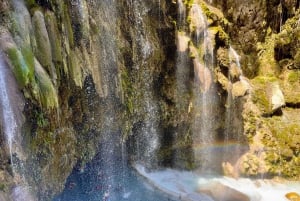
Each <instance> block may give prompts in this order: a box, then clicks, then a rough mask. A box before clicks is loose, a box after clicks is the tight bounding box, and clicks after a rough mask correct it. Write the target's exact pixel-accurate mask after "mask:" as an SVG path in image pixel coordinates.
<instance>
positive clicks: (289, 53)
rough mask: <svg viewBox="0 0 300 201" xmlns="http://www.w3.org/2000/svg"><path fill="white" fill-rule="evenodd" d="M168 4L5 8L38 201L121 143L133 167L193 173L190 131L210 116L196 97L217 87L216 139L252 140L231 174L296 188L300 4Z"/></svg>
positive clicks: (138, 1)
mask: <svg viewBox="0 0 300 201" xmlns="http://www.w3.org/2000/svg"><path fill="white" fill-rule="evenodd" d="M159 2H160V5H158V4H157V2H156V1H151V2H150V1H142V0H135V1H114V2H108V1H86V0H77V1H68V2H64V1H58V0H51V1H25V2H24V1H21V0H12V1H7V0H2V1H1V2H0V16H1V17H0V49H1V52H3V53H4V54H3V57H4V59H5V61H6V63H7V64H8V65H9V67H10V69H11V71H12V73H13V75H14V77H15V81H16V82H17V83H18V86H16V87H15V89H14V90H19V91H21V92H22V95H23V98H24V100H25V102H26V104H25V107H24V108H23V114H24V115H25V117H26V123H25V124H23V127H22V135H21V136H20V141H22V142H23V144H22V147H23V149H24V152H26V154H24V155H26V157H21V154H19V155H18V154H16V157H15V159H14V160H15V161H16V162H18V161H19V162H20V163H21V162H22V163H24V166H25V169H26V170H25V172H24V171H23V172H24V175H25V177H26V179H27V180H28V183H29V185H30V186H32V189H33V190H34V191H35V192H38V197H39V199H40V200H50V199H51V198H52V197H53V196H54V195H55V194H57V193H58V192H60V191H61V190H62V189H63V187H64V182H65V180H66V178H67V177H68V175H69V174H70V172H71V171H72V169H73V168H83V167H84V165H85V163H86V162H88V161H89V160H91V158H92V157H93V156H94V155H95V153H96V152H97V151H98V149H99V146H100V145H99V144H100V143H98V142H103V141H104V142H105V140H107V139H110V138H109V137H110V136H112V133H113V134H116V135H114V136H118V138H121V139H122V140H119V139H118V140H115V142H116V144H117V143H120V142H128V143H127V144H128V146H129V147H128V150H129V152H130V153H129V154H130V157H131V158H132V159H133V160H134V159H139V157H140V158H143V159H145V160H147V162H148V165H149V164H150V165H151V164H154V165H153V166H155V167H157V166H159V165H163V166H171V167H176V168H182V169H193V168H195V163H194V162H195V159H194V155H193V151H192V146H193V142H192V129H193V128H192V127H193V126H192V124H193V121H194V119H195V118H199V117H200V116H201V113H202V111H200V112H197V111H199V105H198V106H197V104H194V103H195V102H193V101H194V100H193V99H194V97H195V95H199V94H202V93H207V92H209V91H210V90H211V89H212V87H213V90H215V92H216V93H215V94H216V99H215V100H216V101H215V102H216V103H215V102H214V103H211V104H214V105H213V109H214V112H213V117H211V119H212V120H214V125H213V126H212V127H213V128H211V130H212V132H211V133H212V135H213V136H215V137H216V138H217V139H218V140H223V139H224V138H225V137H224V133H225V131H226V130H229V129H230V131H231V132H230V134H229V137H228V138H229V139H227V140H231V139H237V138H239V137H237V136H239V134H242V133H243V134H244V135H243V136H242V137H241V138H242V139H239V140H241V141H243V142H247V143H249V147H250V150H249V151H248V152H247V153H246V154H245V155H244V156H243V157H241V158H240V160H238V163H237V164H233V166H234V167H235V168H236V167H239V171H240V172H239V173H240V174H241V175H247V176H253V177H255V176H257V175H260V174H267V175H269V176H275V175H278V174H280V175H282V176H284V177H287V178H293V179H296V178H299V175H300V172H299V170H298V169H297V168H295V167H299V157H300V156H299V132H298V130H299V128H298V127H299V126H298V125H299V123H300V119H299V118H295V116H297V112H299V111H298V110H299V105H300V99H299V97H300V91H299V89H300V86H299V84H300V83H299V66H300V53H299V49H300V48H299V42H298V39H299V33H300V32H299V30H300V29H299V27H300V26H299V11H298V10H299V2H298V1H297V2H296V1H260V2H257V1H255V0H251V1H244V0H243V1H241V0H230V1H223V0H214V1H213V3H212V5H210V4H209V3H206V2H205V1H202V0H194V1H184V2H183V3H181V5H180V6H178V5H176V4H175V3H174V2H169V1H165V0H161V1H159ZM180 2H181V1H179V3H180ZM177 7H179V9H177ZM199 12H202V13H203V16H206V18H207V19H206V20H205V19H202V18H199ZM178 13H179V14H181V15H180V16H177V14H178ZM184 15H186V18H184ZM274 16H275V18H276V17H278V19H276V20H273V18H274ZM280 16H282V17H281V18H279V17H280ZM204 32H205V33H204ZM204 35H205V36H208V37H207V38H206V39H207V41H205V43H206V45H207V46H208V45H210V46H212V47H213V48H212V50H211V52H209V53H207V54H205V53H204V52H205V51H207V50H206V48H205V47H203V46H201V45H200V44H202V42H203V40H204V37H203V36H204ZM116 39H117V40H116ZM231 46H232V47H235V49H236V51H237V52H238V53H239V55H240V61H241V65H238V62H237V61H236V59H234V56H233V55H232V52H231ZM204 56H205V57H206V58H204ZM204 61H205V62H207V61H209V62H210V65H204ZM241 69H242V70H243V73H242V71H241ZM246 77H247V78H246ZM248 78H249V79H248ZM12 79H13V78H12ZM194 81H195V82H194ZM195 83H196V84H195ZM225 111H230V112H231V114H233V117H232V120H230V124H229V125H233V126H232V128H228V125H225V124H226V123H228V122H226V121H227V120H226V117H225V115H220V114H223V113H224V112H225ZM226 126H227V127H226ZM2 133H3V131H2V130H1V134H2ZM246 138H247V140H246ZM153 141H154V142H160V143H153V144H156V145H155V146H152V145H153V144H145V142H150V143H152V142H153ZM0 143H1V147H2V145H3V144H4V143H5V140H4V138H3V137H1V139H0ZM157 144H160V145H161V146H158V145H157ZM137 147H140V150H139V154H140V156H138V155H137V154H135V153H134V152H135V150H136V149H137ZM148 148H151V151H150V152H148V151H149V150H148ZM149 153H151V154H149ZM153 156H155V157H153ZM8 157H9V156H8V154H7V150H1V151H0V159H1V163H0V173H1V177H0V181H1V182H2V181H3V183H5V186H4V187H3V188H4V189H5V192H10V191H11V190H12V189H13V188H12V187H13V185H14V184H13V183H14V182H15V181H14V178H13V175H12V173H11V172H10V171H11V170H10V168H9V167H10V164H9V162H8V161H9V160H8ZM261 161H263V162H261ZM30 170H34V171H30ZM0 188H2V187H1V186H0ZM0 190H1V189H0ZM223 190H224V189H223ZM225 190H226V189H225ZM229 190H231V189H229ZM7 194H9V193H7ZM0 196H2V194H0ZM5 196H6V195H4V194H3V196H2V197H5ZM0 199H1V197H0ZM242 199H246V198H242Z"/></svg>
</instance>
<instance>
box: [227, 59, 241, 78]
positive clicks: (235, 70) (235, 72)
mask: <svg viewBox="0 0 300 201" xmlns="http://www.w3.org/2000/svg"><path fill="white" fill-rule="evenodd" d="M229 75H230V80H231V81H232V82H236V81H238V80H239V78H240V76H241V69H240V68H239V67H238V66H237V65H236V63H232V64H230V68H229Z"/></svg>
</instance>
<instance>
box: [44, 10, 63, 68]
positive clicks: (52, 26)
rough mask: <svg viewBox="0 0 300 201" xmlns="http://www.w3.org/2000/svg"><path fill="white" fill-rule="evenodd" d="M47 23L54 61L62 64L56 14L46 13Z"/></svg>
mask: <svg viewBox="0 0 300 201" xmlns="http://www.w3.org/2000/svg"><path fill="white" fill-rule="evenodd" d="M45 22H46V27H47V31H48V36H49V40H50V44H51V52H52V60H53V62H54V63H56V64H62V62H63V58H62V48H61V46H62V44H61V39H60V33H59V30H58V25H57V20H56V17H55V15H54V13H52V12H50V11H47V12H46V13H45Z"/></svg>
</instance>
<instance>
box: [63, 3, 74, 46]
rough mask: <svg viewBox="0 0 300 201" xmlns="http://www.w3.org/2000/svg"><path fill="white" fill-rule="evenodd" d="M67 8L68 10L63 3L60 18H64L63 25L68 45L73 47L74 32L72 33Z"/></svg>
mask: <svg viewBox="0 0 300 201" xmlns="http://www.w3.org/2000/svg"><path fill="white" fill-rule="evenodd" d="M68 10H69V9H68V6H67V5H66V4H65V6H64V17H63V18H62V19H63V20H64V25H65V29H66V34H67V38H68V41H69V44H70V47H71V48H73V47H74V34H73V28H72V23H71V19H70V16H69V12H68Z"/></svg>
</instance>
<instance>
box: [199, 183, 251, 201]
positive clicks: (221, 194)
mask: <svg viewBox="0 0 300 201" xmlns="http://www.w3.org/2000/svg"><path fill="white" fill-rule="evenodd" d="M198 191H199V192H200V193H204V194H207V195H209V196H211V197H212V198H213V199H214V200H222V201H250V198H249V197H248V196H247V195H246V194H244V193H242V192H240V191H237V190H235V189H233V188H231V187H229V186H226V185H224V184H222V183H221V182H217V181H215V182H211V183H210V184H208V185H206V186H202V187H200V189H199V190H198Z"/></svg>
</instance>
